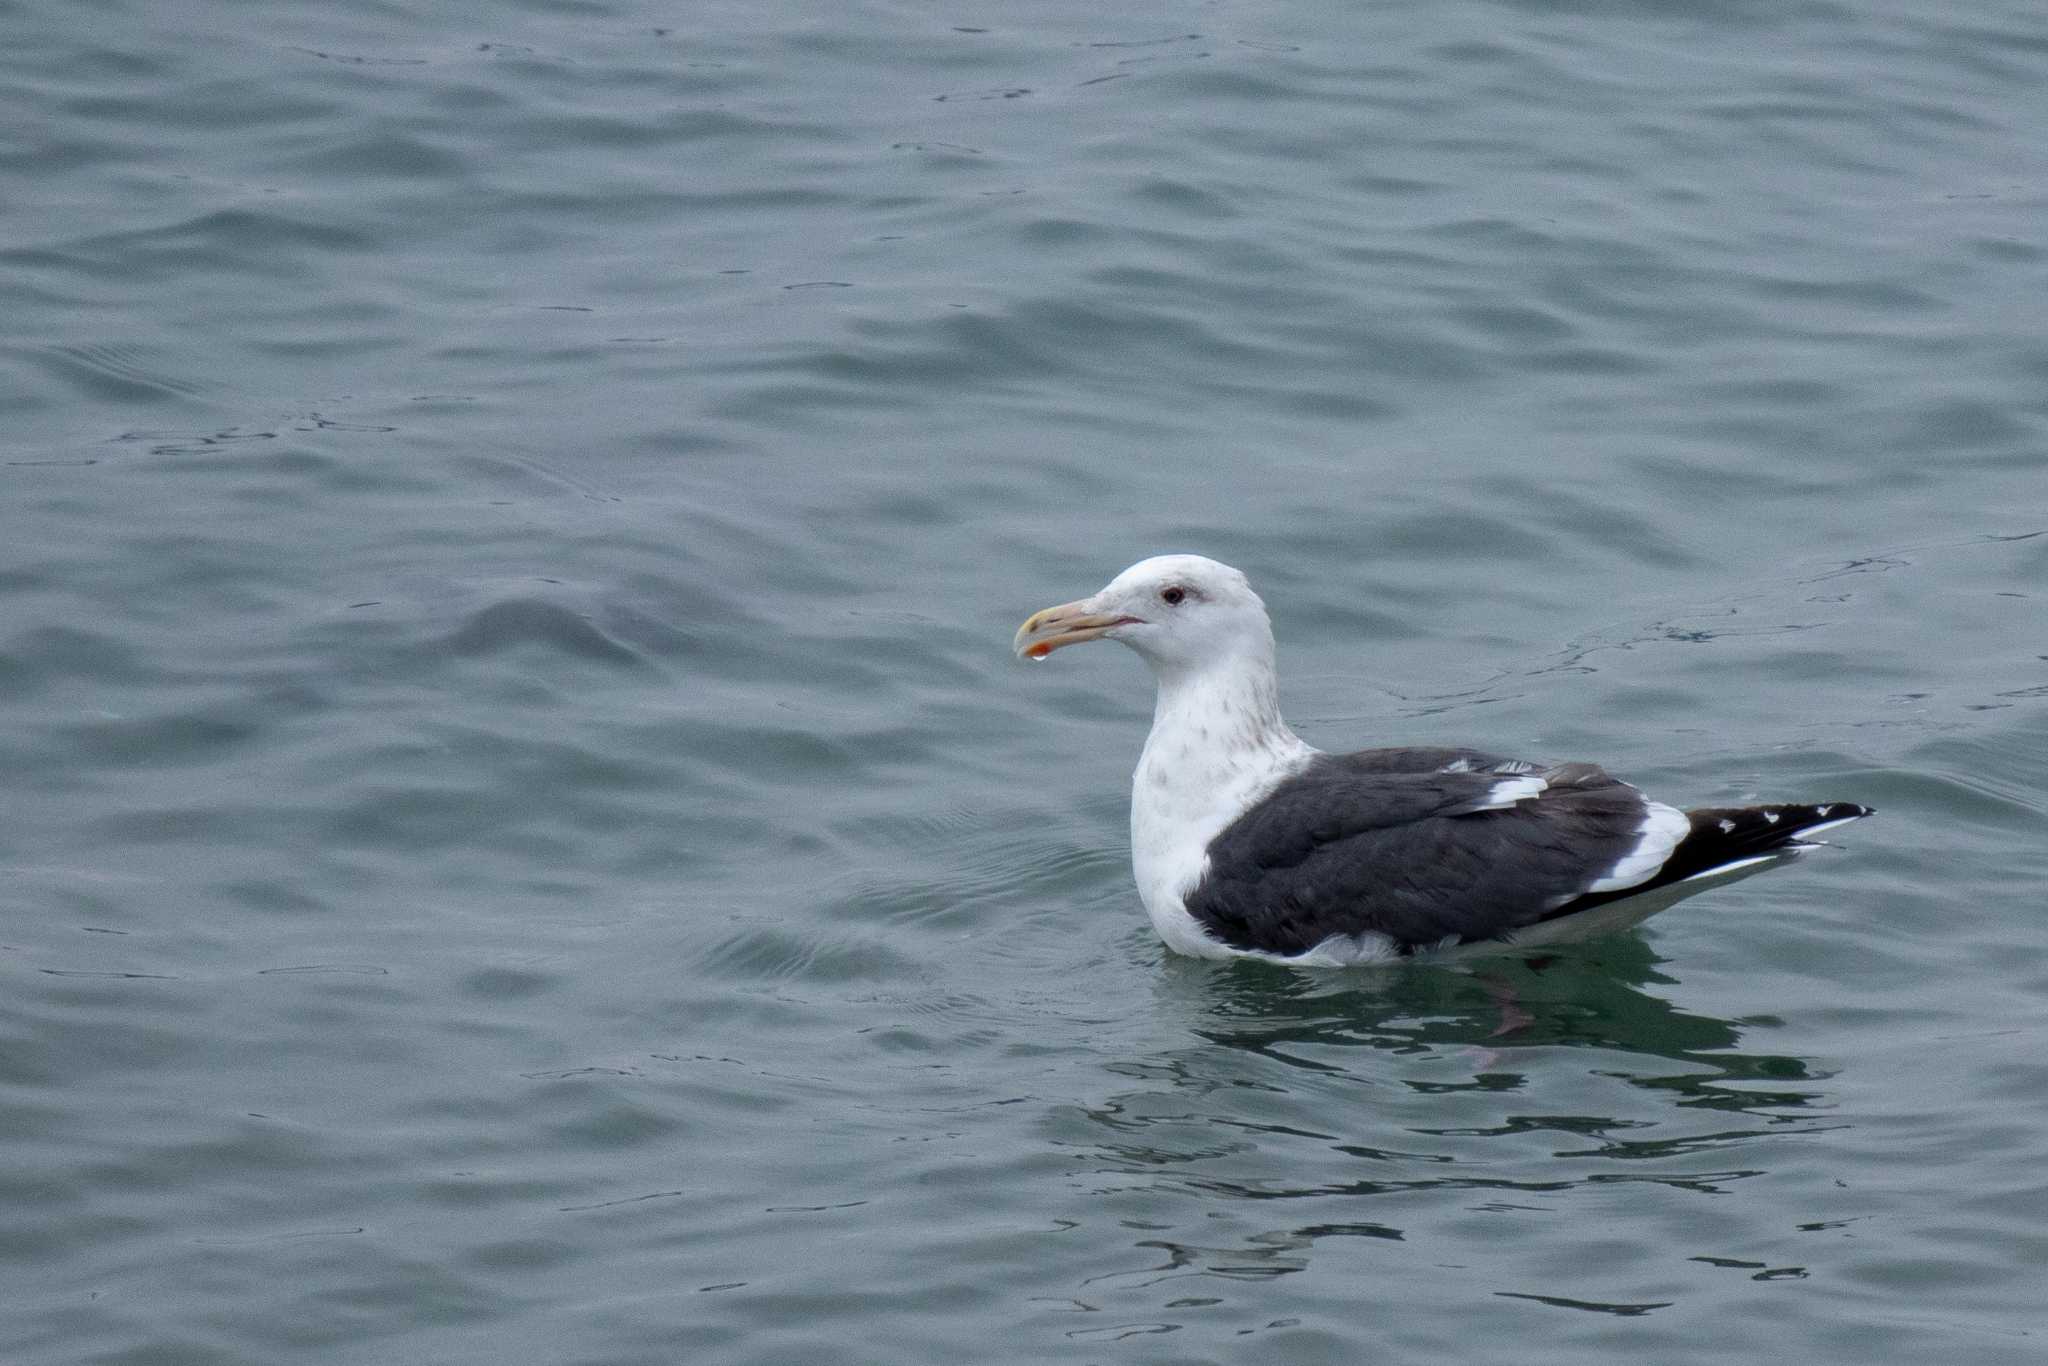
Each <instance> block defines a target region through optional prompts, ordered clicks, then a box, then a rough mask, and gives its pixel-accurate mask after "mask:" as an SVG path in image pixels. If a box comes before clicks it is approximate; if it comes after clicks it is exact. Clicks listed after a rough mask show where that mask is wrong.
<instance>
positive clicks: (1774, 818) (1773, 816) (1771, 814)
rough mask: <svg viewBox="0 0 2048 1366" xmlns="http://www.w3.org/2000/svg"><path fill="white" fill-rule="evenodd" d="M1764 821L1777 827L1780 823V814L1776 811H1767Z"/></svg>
mask: <svg viewBox="0 0 2048 1366" xmlns="http://www.w3.org/2000/svg"><path fill="white" fill-rule="evenodd" d="M1764 819H1765V820H1766V821H1768V822H1770V823H1771V824H1772V825H1776V824H1777V823H1778V813H1777V812H1775V811H1766V812H1764Z"/></svg>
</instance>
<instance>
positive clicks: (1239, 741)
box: [1131, 709, 1316, 958]
mask: <svg viewBox="0 0 2048 1366" xmlns="http://www.w3.org/2000/svg"><path fill="white" fill-rule="evenodd" d="M1315 754H1316V751H1315V750H1313V749H1311V748H1310V747H1309V746H1308V745H1305V744H1303V743H1302V742H1301V741H1300V740H1299V739H1297V738H1295V736H1294V734H1293V733H1292V732H1291V731H1288V730H1286V729H1285V728H1284V727H1282V728H1281V729H1280V730H1279V732H1278V733H1277V734H1275V733H1273V732H1270V731H1266V730H1265V729H1264V728H1257V729H1240V730H1235V731H1232V732H1230V733H1223V732H1222V731H1220V730H1219V728H1218V727H1216V726H1215V725H1214V724H1213V722H1212V720H1211V719H1209V717H1208V716H1205V715H1204V713H1202V712H1200V711H1199V710H1195V711H1191V712H1187V713H1182V714H1175V713H1174V712H1169V711H1166V710H1164V709H1162V713H1161V714H1160V715H1158V716H1156V717H1155V718H1154V721H1153V726H1152V734H1151V735H1150V737H1148V738H1147V739H1146V741H1145V752H1144V753H1143V754H1142V755H1141V756H1139V759H1138V768H1137V772H1136V773H1135V774H1133V775H1132V778H1131V872H1132V874H1133V876H1134V877H1135V878H1136V880H1137V884H1138V896H1139V898H1140V899H1141V900H1143V902H1144V903H1145V913H1146V915H1148V916H1149V917H1151V920H1152V928H1153V929H1155V930H1156V931H1158V933H1159V937H1160V938H1161V939H1163V940H1165V941H1166V945H1167V947H1168V948H1171V949H1173V950H1174V951H1175V952H1177V953H1185V954H1189V955H1192V956H1195V957H1201V958H1229V957H1231V956H1233V954H1234V953H1235V951H1234V950H1232V949H1230V948H1229V947H1227V946H1226V945H1223V944H1220V943H1218V942H1217V941H1216V940H1214V939H1212V938H1210V937H1209V935H1208V933H1207V932H1206V931H1205V930H1204V929H1203V928H1202V926H1201V923H1200V922H1199V921H1197V920H1196V919H1195V918H1194V917H1193V916H1191V915H1189V914H1188V911H1187V906H1186V898H1187V896H1188V893H1190V892H1192V891H1193V890H1194V889H1195V888H1196V887H1197V886H1199V885H1200V884H1201V881H1202V878H1203V876H1204V874H1206V873H1207V871H1208V862H1209V842H1210V841H1211V840H1213V839H1215V838H1216V836H1217V835H1219V834H1221V833H1222V832H1223V830H1224V828H1225V827H1226V826H1228V825H1229V824H1230V823H1231V822H1232V821H1234V820H1236V819H1237V818H1238V817H1239V816H1240V815H1242V814H1243V813H1244V811H1245V809H1246V808H1247V807H1249V806H1251V805H1252V804H1253V803H1255V802H1257V801H1259V800H1260V799H1262V798H1263V797H1265V796H1266V794H1267V793H1269V792H1271V791H1272V790H1273V789H1274V788H1275V787H1276V786H1278V785H1279V783H1280V782H1281V781H1282V780H1284V779H1286V778H1289V777H1291V776H1293V775H1294V774H1295V773H1297V772H1299V771H1300V770H1301V768H1302V767H1303V766H1304V765H1305V764H1307V763H1308V761H1309V760H1310V759H1312V758H1314V757H1315Z"/></svg>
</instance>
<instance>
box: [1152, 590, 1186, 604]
mask: <svg viewBox="0 0 2048 1366" xmlns="http://www.w3.org/2000/svg"><path fill="white" fill-rule="evenodd" d="M1187 595H1188V590H1187V589H1185V588H1168V589H1164V590H1162V591H1161V592H1160V594H1159V600H1160V601H1161V602H1163V603H1165V604H1166V605H1167V606H1168V607H1178V606H1180V605H1181V603H1182V601H1183V600H1185V599H1186V597H1187Z"/></svg>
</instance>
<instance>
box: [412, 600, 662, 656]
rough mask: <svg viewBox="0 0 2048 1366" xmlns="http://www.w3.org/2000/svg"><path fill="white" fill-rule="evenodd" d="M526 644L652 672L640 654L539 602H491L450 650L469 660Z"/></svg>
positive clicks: (456, 635)
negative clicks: (472, 657)
mask: <svg viewBox="0 0 2048 1366" xmlns="http://www.w3.org/2000/svg"><path fill="white" fill-rule="evenodd" d="M528 645H532V646H539V647H541V648H543V649H547V650H552V651H555V652H559V653H561V654H564V655H569V656H573V657H575V658H579V659H587V660H591V661H594V662H597V663H602V664H609V665H619V666H625V667H629V668H637V669H645V668H647V667H648V663H647V661H646V660H644V659H642V658H641V657H640V655H639V654H638V653H636V652H635V651H633V650H632V649H630V648H628V647H627V646H625V645H623V644H621V643H619V642H618V641H615V640H613V639H612V638H611V637H610V636H608V635H606V634H605V633H604V632H603V631H601V630H599V629H598V628H597V627H596V626H595V625H593V624H592V623H591V622H590V621H589V620H588V619H587V618H585V617H583V616H581V615H579V614H578V613H575V612H572V611H570V610H568V609H566V608H563V607H560V606H557V605H555V604H554V603H551V602H548V601H546V600H544V599H538V598H523V599H512V600H509V601H503V602H495V603H492V604H491V605H490V606H488V607H485V608H482V609H480V610H478V611H476V612H473V613H471V614H470V615H469V617H468V618H467V619H466V620H465V621H464V622H463V624H462V625H461V626H460V627H459V628H457V630H456V631H455V633H454V635H452V636H450V637H449V638H448V648H449V649H451V650H453V651H454V652H455V653H456V654H458V655H465V656H479V655H494V654H498V653H501V652H503V651H507V650H513V649H517V648H519V647H521V646H528Z"/></svg>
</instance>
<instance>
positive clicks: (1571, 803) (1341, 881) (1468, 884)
mask: <svg viewBox="0 0 2048 1366" xmlns="http://www.w3.org/2000/svg"><path fill="white" fill-rule="evenodd" d="M1385 753H1387V751H1366V752H1365V754H1363V755H1335V756H1325V757H1323V758H1320V759H1318V760H1316V761H1315V762H1314V763H1313V764H1311V765H1310V766H1309V767H1308V768H1307V769H1306V770H1304V771H1303V772H1302V773H1301V774H1299V775H1297V776H1296V777H1293V778H1290V779H1288V780H1287V781H1285V782H1283V783H1282V784H1281V785H1280V786H1279V787H1277V788H1275V789H1274V791H1273V792H1272V793H1271V794H1269V795H1268V796H1267V797H1266V799H1265V800H1264V801H1261V802H1260V803H1258V804H1257V805H1256V806H1254V807H1252V809H1251V810H1249V811H1247V812H1245V813H1244V814H1243V815H1242V816H1240V817H1238V819H1237V820H1236V821H1234V822H1232V823H1231V824H1230V825H1229V826H1228V827H1226V828H1225V829H1224V831H1223V832H1222V833H1221V834H1220V835H1218V836H1217V837H1216V838H1215V839H1214V840H1213V841H1211V842H1210V845H1209V851H1208V852H1209V863H1208V869H1207V872H1206V874H1205V875H1204V877H1203V879H1202V881H1201V883H1200V885H1198V886H1197V887H1196V888H1195V890H1194V891H1193V892H1191V893H1190V894H1189V895H1188V896H1187V897H1186V906H1187V909H1188V911H1189V913H1190V914H1192V915H1193V916H1194V917H1195V918H1196V919H1197V920H1198V921H1200V922H1201V923H1202V925H1203V926H1204V927H1205V928H1207V930H1208V931H1209V933H1210V934H1212V935H1214V936H1215V937H1216V938H1217V939H1219V940H1220V941H1222V942H1223V943H1225V944H1229V945H1230V946H1231V947H1233V948H1239V949H1249V950H1258V951H1263V952H1266V953H1275V954H1282V955H1293V954H1298V953H1305V952H1307V951H1308V950H1310V949H1313V948H1314V947H1315V946H1316V945H1318V944H1320V943H1322V942H1323V941H1324V940H1326V939H1329V938H1330V937H1332V936H1334V935H1358V934H1366V933H1376V934H1381V935H1385V936H1386V937H1387V938H1388V939H1390V940H1392V941H1393V943H1394V944H1395V945H1396V946H1397V947H1398V948H1400V949H1401V950H1403V951H1409V950H1413V949H1416V948H1420V947H1426V946H1429V945H1433V944H1437V943H1440V942H1442V941H1444V940H1447V939H1449V940H1463V941H1471V940H1481V939H1492V938H1496V937H1498V936H1500V935H1502V934H1505V933H1508V932H1510V931H1512V930H1515V929H1517V928H1519V927H1521V926H1524V925H1529V924H1533V923H1535V922H1536V921H1538V920H1541V919H1543V918H1544V916H1545V915H1546V914H1548V913H1549V912H1550V911H1552V910H1554V909H1556V908H1557V907H1559V906H1561V905H1563V904H1565V903H1567V902H1569V901H1571V900H1572V899H1574V898H1576V897H1578V896H1580V895H1582V894H1584V893H1586V892H1587V891H1588V889H1590V888H1591V887H1592V886H1593V885H1594V884H1595V883H1597V882H1598V881H1599V880H1600V879H1602V878H1603V877H1606V876H1607V875H1608V874H1610V873H1611V872H1612V871H1613V870H1614V869H1615V868H1616V866H1617V865H1618V864H1619V863H1620V862H1621V861H1622V859H1623V858H1624V857H1626V856H1628V855H1629V854H1630V853H1632V852H1633V851H1635V850H1636V848H1637V846H1638V845H1639V844H1641V843H1642V841H1643V838H1644V828H1645V818H1646V817H1647V816H1648V814H1649V810H1650V808H1649V804H1648V803H1647V802H1646V801H1645V800H1644V798H1643V796H1642V794H1641V793H1639V792H1637V791H1636V790H1635V789H1634V788H1632V787H1630V786H1628V785H1627V784H1626V783H1623V782H1620V781H1618V780H1617V779H1614V778H1612V777H1609V776H1608V775H1607V774H1606V773H1604V772H1602V771H1601V770H1600V769H1598V768H1595V767H1594V766H1592V765H1590V764H1570V765H1565V766H1563V767H1559V768H1552V769H1547V770H1543V771H1542V772H1541V773H1540V774H1536V773H1534V772H1533V769H1534V766H1533V765H1527V764H1518V763H1513V762H1511V761H1502V760H1491V761H1489V762H1488V763H1487V764H1486V765H1485V766H1481V765H1480V764H1479V763H1477V762H1476V761H1477V760H1481V759H1484V758H1485V756H1481V755H1476V754H1472V755H1468V754H1466V753H1465V752H1463V751H1447V753H1449V754H1451V755H1452V756H1453V757H1452V758H1451V759H1450V760H1447V761H1446V763H1447V764H1448V765H1456V764H1457V762H1458V760H1459V759H1460V758H1463V759H1465V760H1466V761H1467V763H1468V765H1469V766H1466V767H1458V768H1455V769H1454V770H1452V771H1447V768H1446V765H1438V766H1436V767H1434V768H1431V769H1426V770H1422V771H1416V770H1414V769H1407V768H1398V769H1397V768H1388V767H1385V766H1384V765H1383V764H1382V763H1381V762H1380V761H1378V760H1376V759H1374V758H1373V757H1371V756H1374V755H1381V754H1385ZM1517 775H1525V776H1517ZM1504 803H1505V804H1504Z"/></svg>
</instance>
